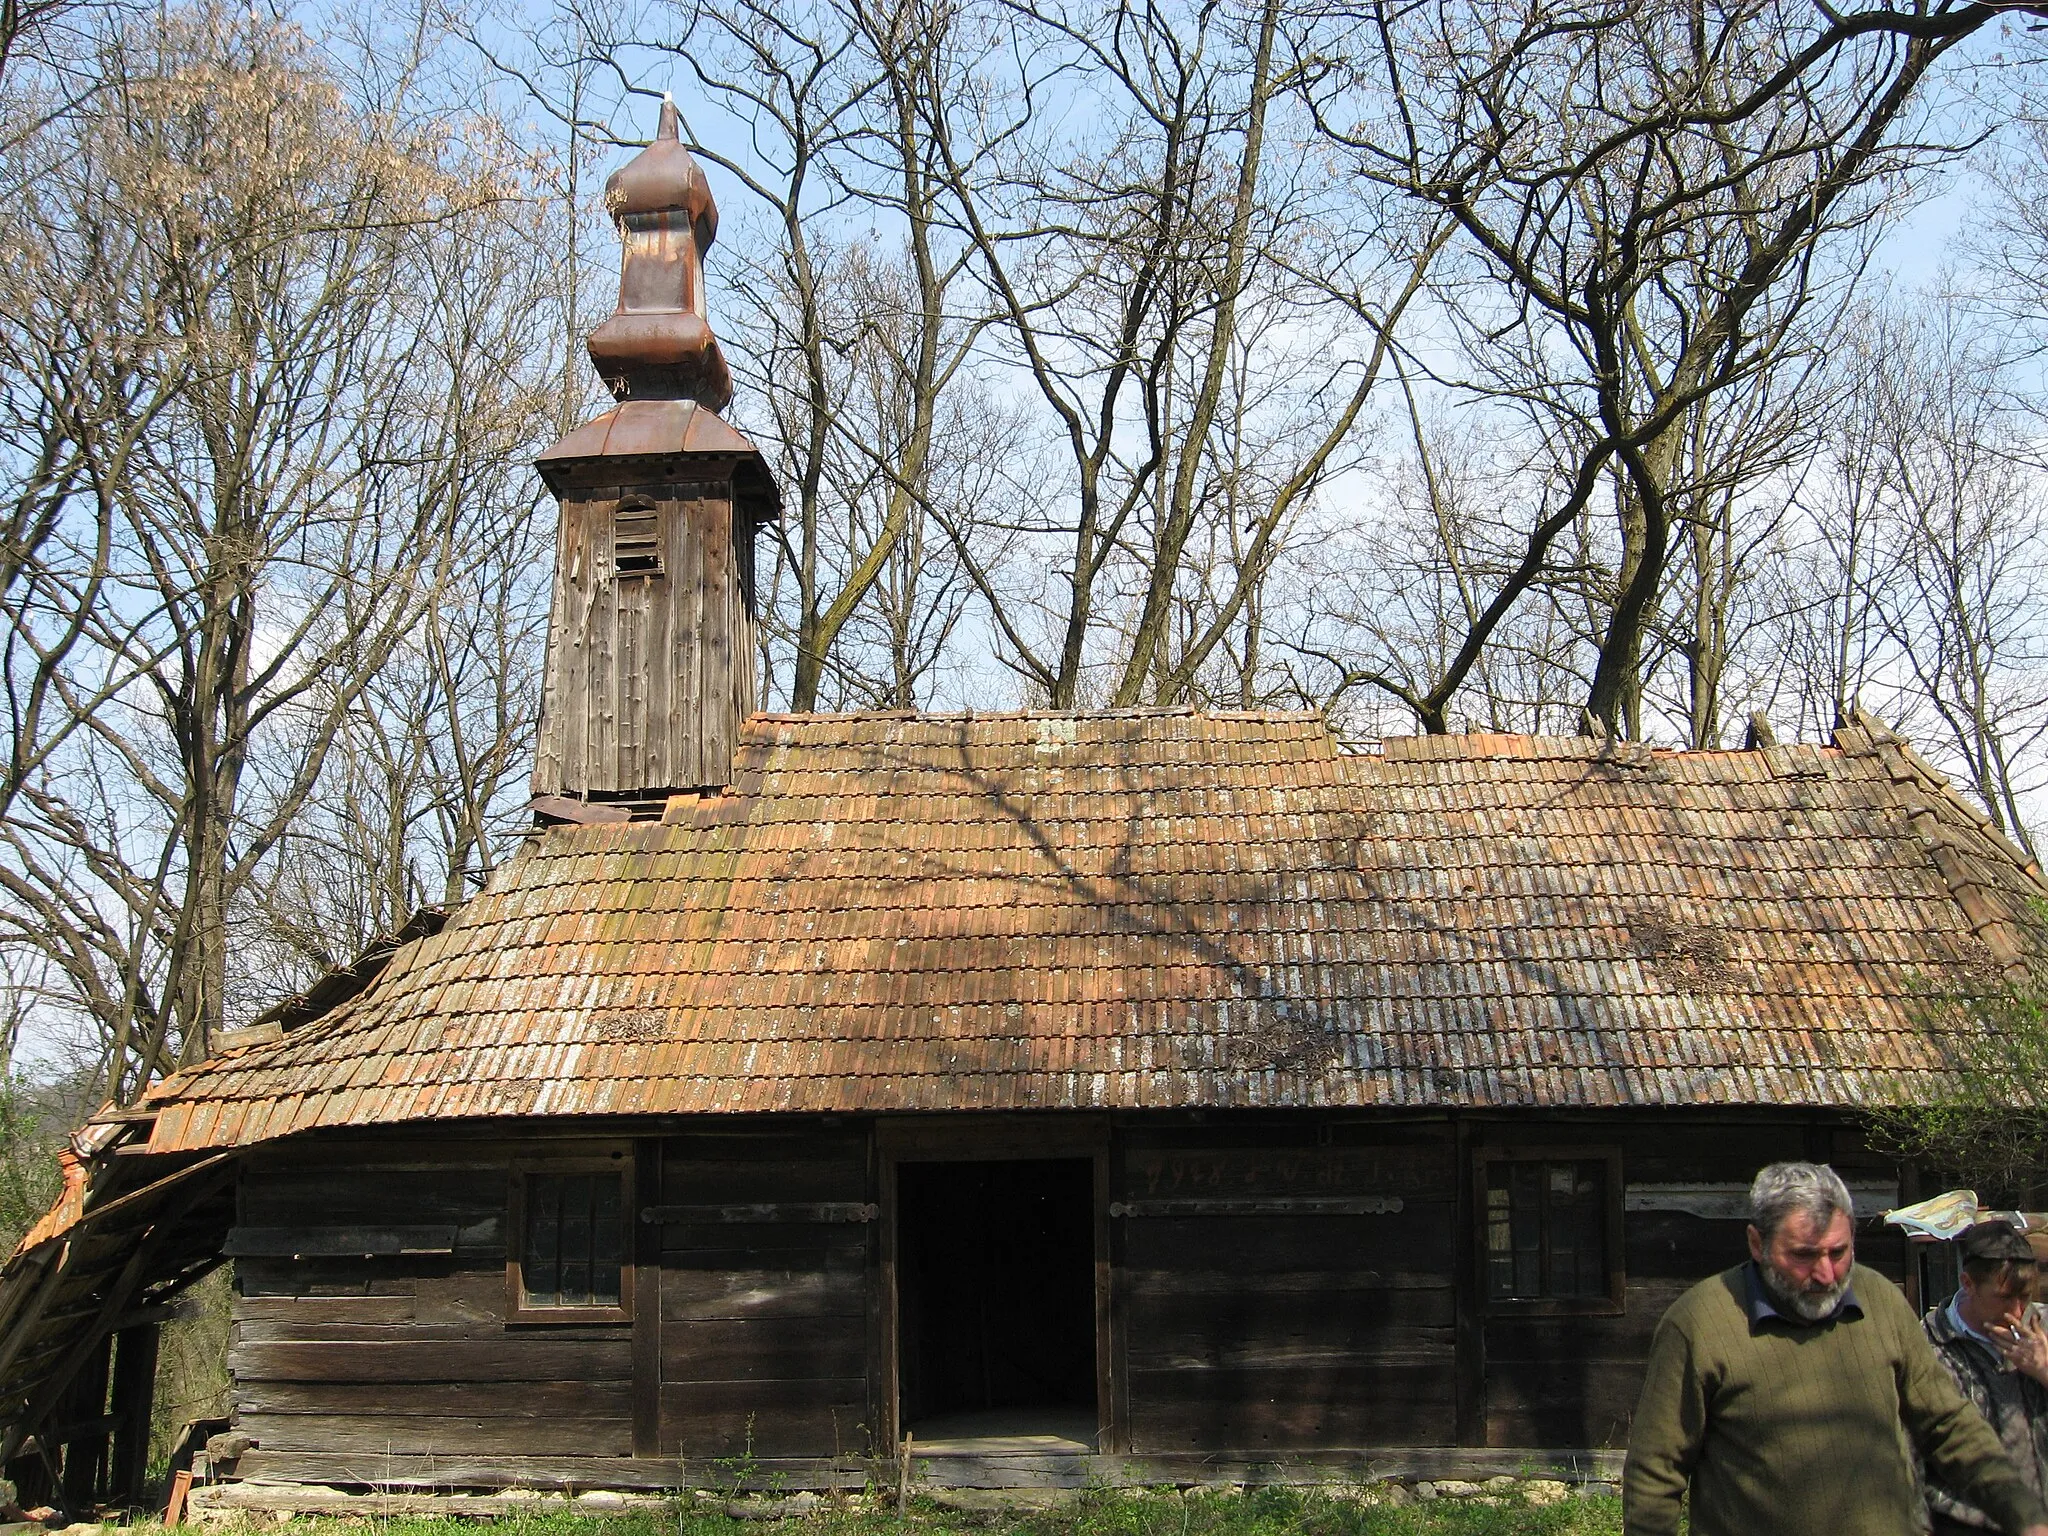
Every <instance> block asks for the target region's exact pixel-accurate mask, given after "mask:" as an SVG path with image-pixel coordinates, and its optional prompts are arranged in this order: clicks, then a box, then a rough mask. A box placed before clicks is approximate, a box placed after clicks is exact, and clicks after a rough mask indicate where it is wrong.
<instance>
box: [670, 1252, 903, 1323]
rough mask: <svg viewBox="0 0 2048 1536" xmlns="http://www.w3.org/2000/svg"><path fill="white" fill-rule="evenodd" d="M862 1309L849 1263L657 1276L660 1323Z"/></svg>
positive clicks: (862, 1290)
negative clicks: (658, 1277) (813, 1267)
mask: <svg viewBox="0 0 2048 1536" xmlns="http://www.w3.org/2000/svg"><path fill="white" fill-rule="evenodd" d="M855 1257H858V1256H857V1255H856V1256H855ZM866 1306H867V1277H866V1275H865V1274H864V1273H863V1271H862V1268H861V1266H859V1265H858V1264H853V1263H845V1262H841V1263H838V1264H835V1265H833V1266H831V1267H828V1268H823V1269H743V1270H730V1269H726V1270H670V1271H668V1272H666V1273H665V1274H664V1275H663V1276H662V1286H661V1317H662V1320H663V1321H664V1322H681V1321H687V1320H692V1319H705V1320H708V1319H712V1318H745V1317H859V1316H862V1315H863V1314H864V1312H865V1309H866Z"/></svg>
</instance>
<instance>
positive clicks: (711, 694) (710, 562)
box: [697, 487, 738, 784]
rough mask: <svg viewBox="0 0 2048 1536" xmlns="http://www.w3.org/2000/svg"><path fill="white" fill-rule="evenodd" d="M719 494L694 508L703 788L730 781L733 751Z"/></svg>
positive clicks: (726, 536) (726, 498)
mask: <svg viewBox="0 0 2048 1536" xmlns="http://www.w3.org/2000/svg"><path fill="white" fill-rule="evenodd" d="M719 492H720V493H719V494H715V495H712V496H708V497H706V498H705V500H703V501H701V502H699V503H698V504H697V505H699V506H701V507H702V508H703V509H704V517H703V520H702V522H701V524H700V525H699V526H700V528H701V530H702V537H703V541H704V547H703V561H704V564H703V578H704V586H703V592H704V606H703V609H702V615H703V617H702V619H701V620H700V622H701V624H702V626H703V627H702V629H701V631H700V633H701V634H702V635H703V637H704V639H703V651H702V661H701V666H702V673H701V676H702V682H701V685H700V691H699V693H698V695H697V696H698V698H700V699H702V700H703V701H704V706H705V707H704V712H703V716H702V720H703V730H702V735H701V737H700V741H701V744H702V751H703V754H704V759H703V761H704V766H703V772H702V774H701V776H700V778H699V779H698V782H699V783H704V784H711V783H717V782H719V781H721V780H723V779H725V778H728V777H730V776H731V773H732V754H733V748H734V747H735V746H736V745H737V743H736V742H735V741H734V740H733V727H734V725H736V724H737V723H738V722H737V721H735V720H734V719H733V716H732V711H731V710H730V709H729V708H728V707H727V706H726V702H725V701H726V700H728V699H730V698H731V697H732V694H733V686H732V609H733V604H734V601H735V598H736V596H737V594H736V593H735V592H734V590H733V588H734V586H735V580H734V574H733V569H732V499H731V493H730V489H729V487H720V488H719Z"/></svg>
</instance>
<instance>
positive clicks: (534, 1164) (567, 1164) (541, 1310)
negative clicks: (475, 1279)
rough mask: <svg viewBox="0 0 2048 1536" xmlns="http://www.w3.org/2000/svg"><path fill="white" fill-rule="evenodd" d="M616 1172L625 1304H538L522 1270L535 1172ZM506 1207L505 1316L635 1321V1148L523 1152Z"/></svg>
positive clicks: (520, 1319) (512, 1318)
mask: <svg viewBox="0 0 2048 1536" xmlns="http://www.w3.org/2000/svg"><path fill="white" fill-rule="evenodd" d="M567 1173H616V1174H618V1175H619V1176H620V1188H619V1222H620V1231H619V1304H618V1305H617V1306H615V1307H609V1306H587V1307H536V1306H531V1305H529V1304H528V1303H527V1300H526V1276H525V1274H524V1273H523V1272H522V1269H523V1263H524V1260H523V1258H522V1255H523V1254H524V1253H525V1250H526V1181H527V1180H528V1179H529V1178H531V1177H532V1176H534V1175H535V1174H543V1175H548V1174H567ZM509 1182H510V1188H509V1190H508V1191H507V1200H506V1210H505V1321H506V1322H507V1323H521V1324H525V1323H583V1324H590V1323H630V1322H632V1321H633V1270H634V1265H635V1254H636V1252H637V1249H636V1247H635V1244H634V1240H633V1239H634V1218H635V1213H636V1196H637V1193H638V1192H637V1190H636V1189H635V1187H634V1172H633V1149H632V1148H631V1147H621V1148H619V1149H618V1150H617V1151H615V1152H604V1153H589V1154H582V1155H577V1156H565V1157H546V1156H536V1157H531V1158H521V1159H520V1160H519V1161H518V1162H515V1163H514V1164H513V1165H512V1170H511V1179H510V1181H509Z"/></svg>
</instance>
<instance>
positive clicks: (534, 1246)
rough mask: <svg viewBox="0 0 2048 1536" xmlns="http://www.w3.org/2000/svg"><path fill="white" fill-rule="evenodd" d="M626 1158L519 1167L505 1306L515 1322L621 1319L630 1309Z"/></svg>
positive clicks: (617, 1320) (515, 1180)
mask: <svg viewBox="0 0 2048 1536" xmlns="http://www.w3.org/2000/svg"><path fill="white" fill-rule="evenodd" d="M630 1174H631V1169H630V1167H629V1166H628V1165H626V1163H625V1162H624V1160H623V1158H621V1159H614V1160H608V1161H607V1162H606V1163H605V1164H603V1165H584V1164H578V1165H574V1166H566V1167H543V1168H531V1169H524V1170H520V1171H517V1172H515V1173H514V1174H513V1182H512V1221H511V1223H510V1227H509V1233H508V1247H509V1249H510V1253H509V1255H508V1257H509V1259H510V1262H509V1263H508V1264H507V1265H506V1292H507V1295H506V1314H507V1317H508V1318H509V1319H510V1320H511V1321H514V1322H623V1321H625V1320H627V1319H628V1318H630V1317H631V1315H632V1268H631V1263H630V1255H629V1253H628V1251H627V1232H628V1224H627V1221H626V1208H627V1204H628V1200H629V1198H630V1196H629V1178H630Z"/></svg>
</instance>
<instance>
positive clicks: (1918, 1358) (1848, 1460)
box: [1622, 1163, 2048, 1536]
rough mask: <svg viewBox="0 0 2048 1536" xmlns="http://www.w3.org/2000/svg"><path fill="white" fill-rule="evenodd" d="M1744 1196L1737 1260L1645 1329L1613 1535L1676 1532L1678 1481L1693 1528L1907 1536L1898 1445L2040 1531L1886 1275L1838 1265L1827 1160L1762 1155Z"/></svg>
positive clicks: (1913, 1510)
mask: <svg viewBox="0 0 2048 1536" xmlns="http://www.w3.org/2000/svg"><path fill="white" fill-rule="evenodd" d="M1749 1200H1750V1216H1751V1225H1750V1228H1749V1262H1748V1263H1747V1264H1740V1265H1737V1266H1736V1267H1735V1268H1734V1269H1731V1270H1728V1271H1726V1272H1725V1273H1723V1274H1719V1275H1716V1276H1714V1278H1712V1279H1711V1280H1703V1281H1701V1282H1700V1283H1699V1284H1698V1285H1696V1286H1694V1287H1693V1288H1692V1289H1691V1290H1689V1291H1687V1292H1686V1293H1685V1294H1684V1295H1683V1296H1681V1297H1679V1298H1678V1300H1677V1301H1676V1302H1674V1303H1673V1304H1672V1307H1671V1310H1670V1311H1669V1312H1667V1313H1665V1314H1664V1320H1663V1322H1661V1323H1659V1324H1658V1325H1657V1335H1656V1338H1655V1339H1654V1340H1653V1341H1652V1342H1651V1345H1650V1364H1649V1370H1648V1373H1647V1375H1646V1376H1645V1377H1644V1380H1643V1393H1642V1397H1641V1399H1640V1400H1639V1401H1638V1402H1637V1404H1636V1417H1635V1426H1634V1428H1633V1430H1632V1431H1631V1433H1630V1435H1629V1442H1628V1464H1627V1470H1626V1472H1625V1474H1624V1477H1623V1488H1622V1496H1623V1500H1624V1503H1623V1511H1622V1519H1623V1525H1624V1529H1625V1530H1626V1532H1627V1536H1676V1532H1677V1531H1678V1528H1679V1508H1680V1503H1681V1501H1682V1500H1683V1499H1684V1498H1685V1495H1686V1493H1687V1491H1688V1490H1690V1492H1691V1495H1692V1502H1691V1531H1692V1536H1780V1533H1782V1536H1809V1533H1812V1532H1816V1531H1819V1532H1831V1533H1839V1536H1915V1533H1916V1531H1918V1530H1920V1529H1923V1527H1922V1526H1921V1524H1920V1518H1921V1517H1920V1495H1919V1492H1918V1489H1917V1487H1916V1486H1915V1483H1914V1478H1913V1466H1912V1462H1911V1459H1910V1457H1909V1455H1908V1451H1907V1444H1908V1442H1909V1441H1910V1443H1911V1445H1912V1447H1913V1449H1914V1450H1916V1451H1917V1452H1918V1453H1919V1455H1920V1457H1921V1458H1922V1460H1923V1461H1924V1462H1925V1463H1926V1465H1927V1467H1928V1468H1929V1470H1930V1472H1931V1473H1932V1474H1933V1475H1934V1476H1935V1477H1937V1478H1938V1479H1940V1481H1941V1482H1942V1483H1943V1484H1944V1485H1945V1486H1946V1487H1949V1488H1952V1489H1954V1490H1955V1491H1957V1492H1958V1493H1959V1494H1961V1495H1962V1496H1963V1497H1965V1498H1967V1499H1968V1500H1969V1501H1970V1503H1971V1504H1973V1505H1974V1506H1975V1507H1976V1508H1978V1509H1981V1510H1983V1511H1985V1512H1986V1513H1987V1515H1988V1516H1989V1517H1990V1519H1991V1521H1992V1523H1993V1525H1994V1526H1995V1527H1996V1528H1997V1529H1999V1530H2001V1531H2004V1532H2006V1533H2007V1536H2048V1509H2043V1507H2042V1505H2041V1501H2040V1500H2039V1499H2038V1498H2036V1497H2035V1496H2034V1493H2033V1491H2032V1490H2031V1489H2029V1488H2028V1487H2027V1485H2026V1483H2025V1482H2024V1481H2023V1480H2022V1479H2021V1477H2020V1475H2019V1473H2018V1472H2017V1471H2016V1470H2015V1469H2014V1467H2013V1465H2012V1463H2011V1462H2009V1461H2007V1460H2006V1458H2005V1453H2004V1451H2003V1450H2002V1449H2001V1448H2000V1446H1999V1443H1998V1437H1997V1436H1995V1435H1994V1434H1992V1432H1991V1428H1990V1426H1989V1425H1987V1424H1986V1423H1985V1422H1984V1420H1983V1417H1982V1416H1981V1415H1980V1414H1978V1412H1977V1410H1976V1409H1974V1408H1972V1407H1971V1406H1970V1405H1969V1404H1968V1403H1967V1402H1965V1401H1964V1400H1963V1397H1962V1394H1961V1393H1959V1392H1958V1391H1957V1390H1956V1387H1955V1383H1954V1382H1952V1381H1950V1380H1949V1378H1948V1375H1947V1373H1946V1372H1944V1371H1943V1370H1942V1368H1941V1366H1940V1364H1939V1363H1938V1362H1937V1361H1936V1360H1935V1358H1934V1350H1933V1347H1932V1346H1931V1345H1929V1344H1928V1342H1927V1336H1926V1334H1924V1333H1922V1332H1921V1330H1920V1326H1919V1320H1918V1319H1916V1318H1915V1317H1914V1316H1913V1312H1912V1309H1911V1308H1910V1307H1908V1306H1907V1305H1906V1299H1905V1298H1904V1297H1903V1296H1901V1295H1900V1294H1899V1290H1898V1287H1896V1286H1895V1285H1893V1284H1892V1283H1891V1282H1890V1281H1889V1280H1887V1279H1885V1278H1884V1277H1883V1276H1882V1275H1880V1274H1877V1273H1876V1272H1875V1271H1873V1270H1868V1269H1857V1268H1856V1267H1855V1263H1856V1255H1855V1223H1854V1215H1855V1208H1854V1206H1853V1205H1852V1204H1851V1202H1850V1199H1849V1191H1848V1189H1847V1188H1846V1187H1845V1186H1844V1185H1843V1183H1842V1181H1841V1179H1840V1178H1838V1177H1837V1176H1836V1175H1835V1172H1834V1170H1833V1169H1831V1168H1825V1167H1821V1166H1819V1165H1816V1164H1813V1163H1774V1164H1772V1165H1771V1166H1770V1167H1768V1168H1766V1169H1764V1171H1763V1172H1762V1173H1759V1174H1758V1175H1757V1176H1756V1182H1755V1184H1754V1185H1752V1186H1751V1188H1750V1192H1749ZM1902 1430H1903V1433H1902V1432H1901V1431H1902Z"/></svg>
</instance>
